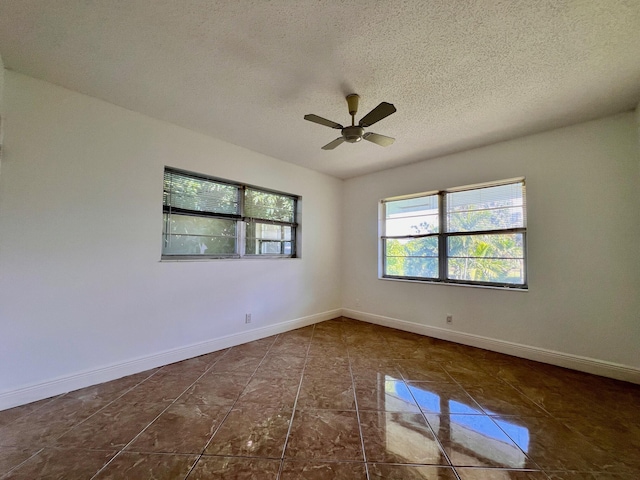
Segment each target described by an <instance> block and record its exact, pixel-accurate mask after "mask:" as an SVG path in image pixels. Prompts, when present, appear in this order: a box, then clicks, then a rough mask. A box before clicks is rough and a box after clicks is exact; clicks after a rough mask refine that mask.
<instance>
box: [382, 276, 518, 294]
mask: <svg viewBox="0 0 640 480" xmlns="http://www.w3.org/2000/svg"><path fill="white" fill-rule="evenodd" d="M378 280H388V281H392V282H409V283H424V284H427V285H442V286H447V287H466V288H483V289H488V290H507V291H509V292H528V291H529V286H528V285H527V286H524V287H503V286H500V285H474V284H471V283H456V282H435V281H430V280H412V279H410V278H395V277H380V276H379V277H378Z"/></svg>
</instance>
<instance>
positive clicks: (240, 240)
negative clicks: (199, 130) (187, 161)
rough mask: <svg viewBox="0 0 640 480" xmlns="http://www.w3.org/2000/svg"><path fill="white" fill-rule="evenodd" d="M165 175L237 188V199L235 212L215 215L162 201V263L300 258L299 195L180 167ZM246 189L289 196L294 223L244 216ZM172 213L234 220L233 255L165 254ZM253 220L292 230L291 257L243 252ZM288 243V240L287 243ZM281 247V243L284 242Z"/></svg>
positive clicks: (164, 173)
mask: <svg viewBox="0 0 640 480" xmlns="http://www.w3.org/2000/svg"><path fill="white" fill-rule="evenodd" d="M167 173H172V174H176V175H180V176H183V177H190V178H193V179H195V180H205V181H210V182H215V183H219V184H223V185H228V186H232V187H235V188H237V196H236V203H237V208H236V213H214V212H206V211H196V210H188V209H183V208H179V207H173V206H171V205H165V204H164V200H163V203H162V215H163V221H162V224H163V227H162V237H161V248H160V250H161V256H160V260H161V261H198V260H224V259H235V260H241V259H255V258H262V259H288V258H300V257H301V253H300V251H301V248H300V243H301V242H300V216H301V212H300V208H301V201H302V197H301V196H300V195H295V194H291V193H287V192H282V191H279V190H273V189H269V188H264V187H260V186H257V185H252V184H248V183H241V182H236V181H233V180H228V179H224V178H220V177H214V176H210V175H205V174H201V173H196V172H191V171H188V170H182V169H179V168H174V167H169V166H165V167H164V170H163V179H164V177H165V176H166V174H167ZM247 189H251V190H254V191H259V192H262V193H267V194H273V195H279V196H285V197H289V198H291V199H292V200H293V217H294V221H293V222H285V221H279V220H270V219H262V218H258V217H250V216H247V215H245V208H244V207H245V206H244V203H245V192H246V190H247ZM164 192H165V189H164V180H163V195H164ZM171 214H177V215H188V216H193V217H204V218H217V219H221V220H233V221H235V242H234V243H235V247H234V253H232V254H209V255H205V254H195V253H194V254H184V253H181V254H167V253H165V235H167V232H168V229H167V222H168V221H169V219H170V216H171ZM165 215H167V219H165ZM250 221H253V222H256V223H262V224H272V225H281V226H289V227H291V240H290V242H291V253H290V254H272V253H269V254H259V253H257V254H253V253H246V240H247V236H246V232H247V223H248V222H250ZM288 241H289V240H288ZM283 245H284V240H283Z"/></svg>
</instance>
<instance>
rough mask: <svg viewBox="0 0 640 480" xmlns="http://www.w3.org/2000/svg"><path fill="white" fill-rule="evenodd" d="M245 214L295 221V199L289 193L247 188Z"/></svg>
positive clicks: (253, 216)
mask: <svg viewBox="0 0 640 480" xmlns="http://www.w3.org/2000/svg"><path fill="white" fill-rule="evenodd" d="M244 215H245V216H246V217H251V218H259V219H263V220H275V221H279V222H290V223H294V222H295V199H294V198H293V197H290V196H287V195H279V194H276V193H269V192H263V191H261V190H255V189H252V188H247V189H246V190H245V195H244Z"/></svg>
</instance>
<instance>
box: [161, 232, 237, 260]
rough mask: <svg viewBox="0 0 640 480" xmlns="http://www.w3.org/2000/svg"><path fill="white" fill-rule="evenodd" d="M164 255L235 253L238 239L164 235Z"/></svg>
mask: <svg viewBox="0 0 640 480" xmlns="http://www.w3.org/2000/svg"><path fill="white" fill-rule="evenodd" d="M163 237H164V249H163V252H162V253H163V254H164V255H233V254H235V253H236V239H235V238H233V237H206V236H203V235H166V234H165V235H164V236H163Z"/></svg>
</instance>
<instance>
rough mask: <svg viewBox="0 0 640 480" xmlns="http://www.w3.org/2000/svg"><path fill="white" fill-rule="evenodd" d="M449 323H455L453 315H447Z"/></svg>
mask: <svg viewBox="0 0 640 480" xmlns="http://www.w3.org/2000/svg"><path fill="white" fill-rule="evenodd" d="M447 323H453V315H451V314H450V313H447Z"/></svg>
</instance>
